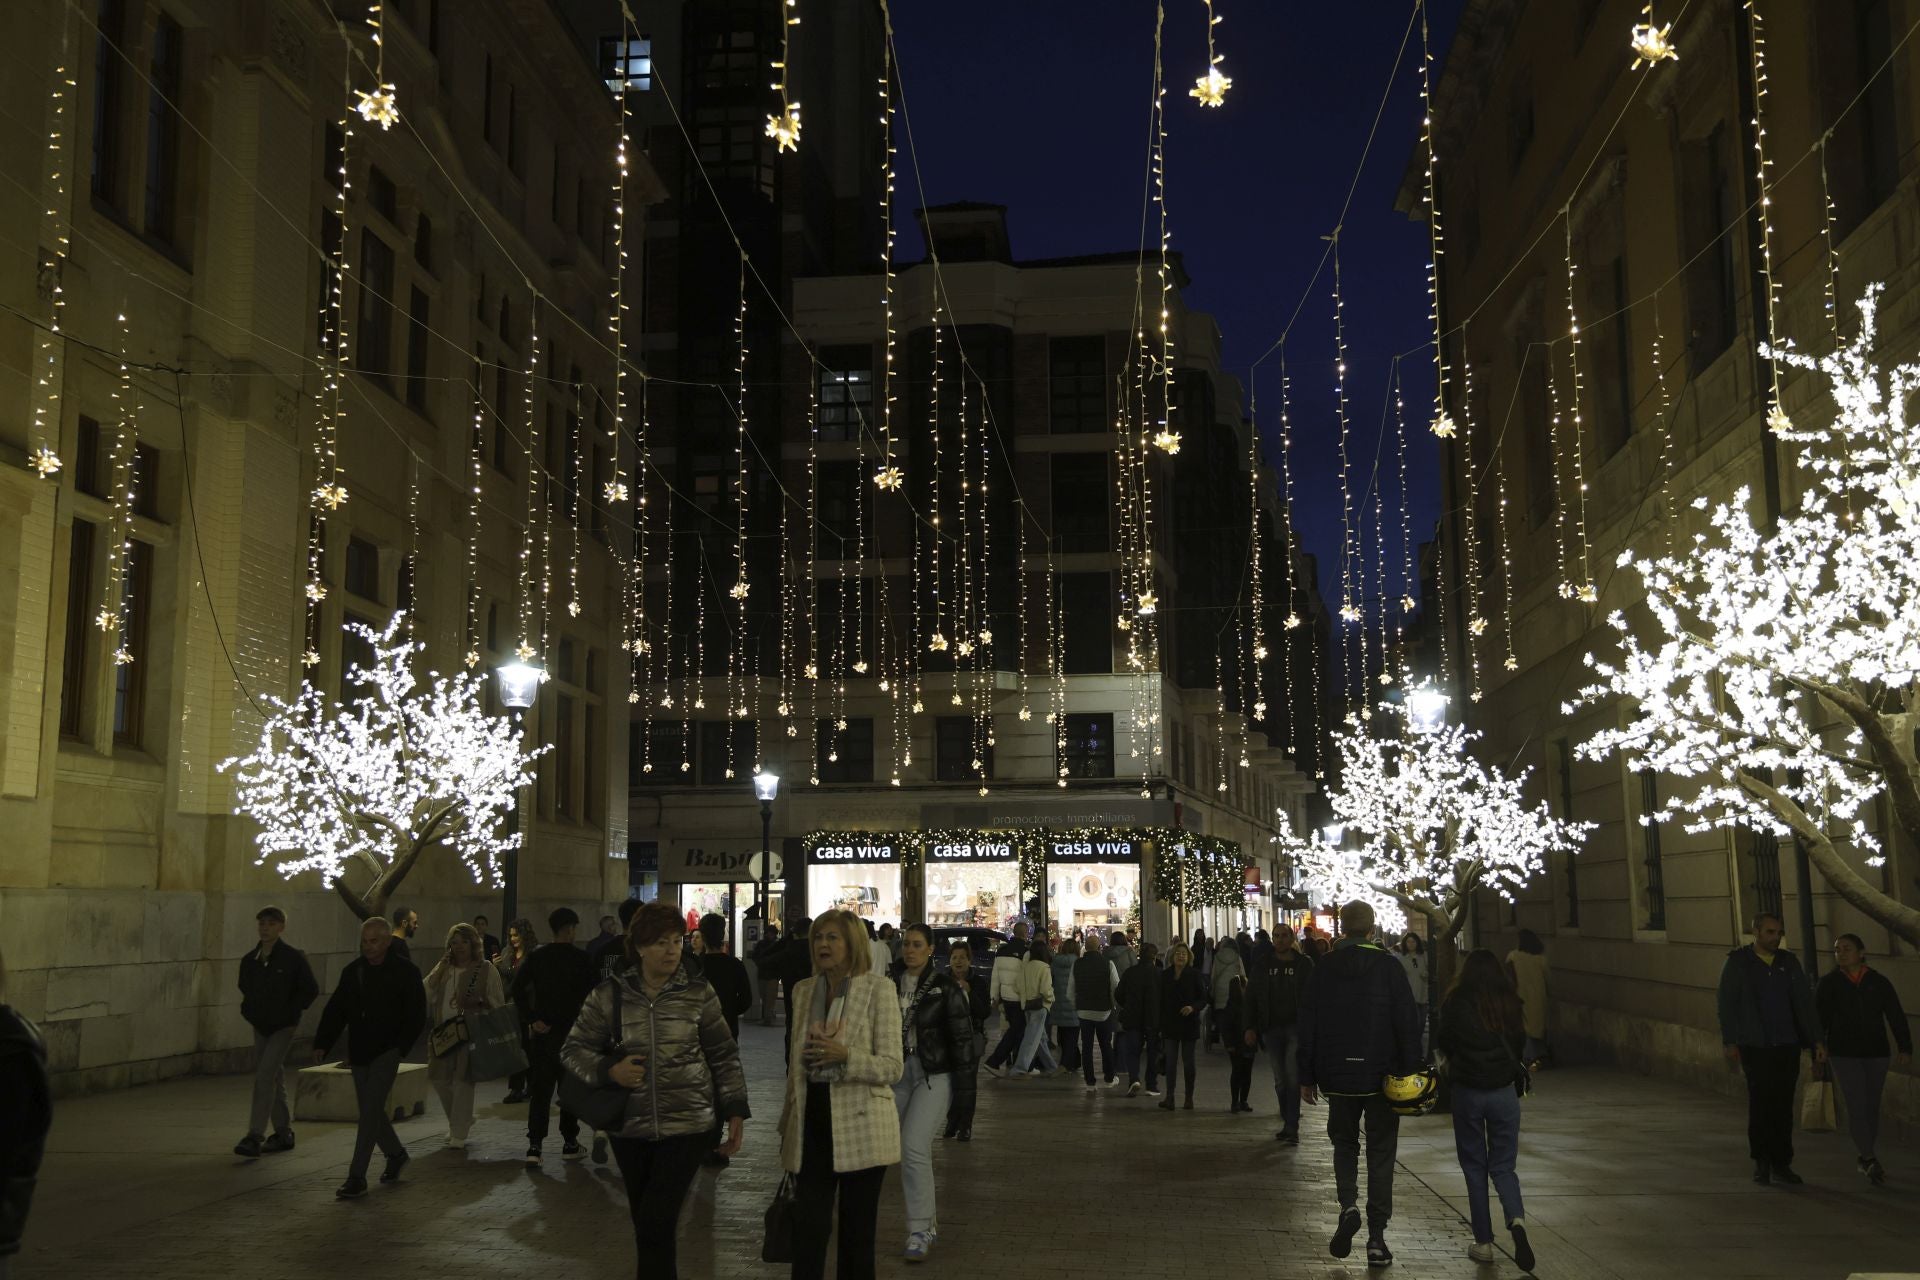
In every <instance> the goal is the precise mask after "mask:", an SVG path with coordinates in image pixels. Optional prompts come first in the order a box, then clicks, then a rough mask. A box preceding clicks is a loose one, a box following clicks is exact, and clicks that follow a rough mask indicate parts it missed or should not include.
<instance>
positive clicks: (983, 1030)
mask: <svg viewBox="0 0 1920 1280" xmlns="http://www.w3.org/2000/svg"><path fill="white" fill-rule="evenodd" d="M947 976H948V977H949V978H951V979H952V980H953V985H954V986H956V987H958V988H959V989H960V993H961V994H962V995H964V996H966V998H967V1014H968V1016H969V1017H970V1018H971V1019H972V1020H973V1060H972V1061H971V1062H969V1063H968V1064H967V1067H966V1075H967V1085H966V1086H965V1087H962V1085H961V1084H960V1077H959V1074H958V1073H956V1074H955V1076H954V1089H953V1101H952V1102H951V1103H949V1104H948V1106H947V1131H946V1136H947V1137H949V1138H954V1139H957V1140H959V1141H961V1142H972V1141H973V1108H974V1103H975V1102H977V1101H978V1100H979V1091H978V1090H977V1089H976V1088H975V1087H974V1082H975V1081H977V1080H978V1079H979V1075H980V1059H981V1058H982V1057H983V1056H984V1055H985V1054H986V1051H987V1018H988V1017H989V1016H990V1015H991V1014H992V1013H993V1002H992V1000H991V999H990V998H989V997H988V995H987V984H986V983H984V982H980V981H978V980H976V979H975V978H974V976H973V948H972V947H969V946H968V945H967V944H966V943H964V942H956V943H954V944H953V946H952V948H951V949H949V950H948V952H947Z"/></svg>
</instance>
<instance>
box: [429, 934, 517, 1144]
mask: <svg viewBox="0 0 1920 1280" xmlns="http://www.w3.org/2000/svg"><path fill="white" fill-rule="evenodd" d="M484 949H485V944H484V943H482V942H481V940H480V931H479V930H478V929H476V928H474V927H473V926H472V925H470V924H456V925H455V926H453V928H451V929H449V930H447V951H446V954H445V955H443V956H441V957H440V962H439V963H438V964H436V965H434V966H433V970H432V971H431V972H430V973H428V974H427V977H426V988H427V1027H428V1032H427V1047H428V1050H429V1052H430V1055H431V1058H430V1061H429V1062H428V1064H427V1079H428V1080H430V1081H432V1082H433V1091H434V1092H435V1093H437V1094H439V1095H440V1109H441V1110H443V1111H445V1112H446V1113H447V1145H448V1146H449V1147H452V1148H453V1149H454V1150H456V1151H463V1150H465V1149H466V1145H467V1134H468V1132H469V1131H470V1130H471V1129H472V1128H473V1070H472V1064H471V1063H470V1062H469V1061H468V1057H469V1047H468V1041H467V1037H466V1036H465V1035H464V1034H463V1033H462V1030H461V1028H462V1026H463V1021H464V1019H465V1017H466V1015H467V1014H469V1013H479V1012H480V1011H481V1010H482V1009H497V1008H499V1007H500V1006H501V1005H503V1004H505V1003H506V1002H507V996H506V992H504V991H502V990H501V989H500V972H499V970H497V969H495V968H494V967H493V966H492V965H490V964H488V963H487V961H486V958H485V956H484V955H483V954H482V952H483V951H484Z"/></svg>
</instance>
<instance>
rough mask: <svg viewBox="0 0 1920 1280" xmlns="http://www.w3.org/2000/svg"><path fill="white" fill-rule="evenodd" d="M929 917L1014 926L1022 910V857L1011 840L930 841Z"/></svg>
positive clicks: (947, 922) (947, 924) (946, 922)
mask: <svg viewBox="0 0 1920 1280" xmlns="http://www.w3.org/2000/svg"><path fill="white" fill-rule="evenodd" d="M926 886H927V923H928V924H930V925H932V926H933V927H934V928H936V929H938V928H954V927H960V926H967V927H973V928H981V929H998V930H1000V931H1001V932H1003V933H1006V932H1011V931H1012V929H1013V922H1014V920H1015V919H1016V918H1017V917H1018V916H1019V915H1020V863H1019V861H1018V857H1017V853H1016V851H1015V849H1014V845H1013V842H1012V841H1011V840H1002V839H993V838H991V837H988V838H983V839H979V840H968V841H959V842H952V843H943V844H930V845H928V846H927V850H926Z"/></svg>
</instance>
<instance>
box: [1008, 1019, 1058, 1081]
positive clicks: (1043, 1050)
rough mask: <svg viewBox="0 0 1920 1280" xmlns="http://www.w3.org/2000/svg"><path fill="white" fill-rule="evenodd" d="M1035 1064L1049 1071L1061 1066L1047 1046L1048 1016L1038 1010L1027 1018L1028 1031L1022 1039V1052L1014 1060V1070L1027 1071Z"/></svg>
mask: <svg viewBox="0 0 1920 1280" xmlns="http://www.w3.org/2000/svg"><path fill="white" fill-rule="evenodd" d="M1035 1062H1038V1063H1039V1064H1040V1066H1041V1068H1042V1069H1043V1070H1047V1071H1052V1070H1053V1069H1054V1068H1055V1067H1057V1066H1059V1065H1060V1063H1059V1062H1058V1061H1057V1060H1056V1059H1055V1058H1054V1056H1053V1050H1052V1049H1051V1048H1049V1047H1048V1045H1047V1015H1046V1014H1044V1013H1041V1012H1039V1011H1038V1010H1035V1011H1034V1012H1033V1013H1032V1014H1031V1015H1030V1016H1029V1017H1028V1018H1027V1029H1026V1032H1025V1033H1024V1034H1023V1035H1022V1036H1021V1037H1020V1052H1019V1053H1018V1054H1017V1055H1015V1057H1014V1059H1013V1069H1014V1071H1016V1072H1021V1071H1025V1070H1027V1069H1028V1068H1029V1067H1032V1066H1033V1065H1034V1063H1035Z"/></svg>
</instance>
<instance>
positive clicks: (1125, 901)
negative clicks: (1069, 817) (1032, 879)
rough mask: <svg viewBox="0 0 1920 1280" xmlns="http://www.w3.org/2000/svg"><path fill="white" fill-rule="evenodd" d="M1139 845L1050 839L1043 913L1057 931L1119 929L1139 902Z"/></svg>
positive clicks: (1122, 840)
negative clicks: (1045, 904) (1045, 902)
mask: <svg viewBox="0 0 1920 1280" xmlns="http://www.w3.org/2000/svg"><path fill="white" fill-rule="evenodd" d="M1140 853H1141V850H1140V844H1139V842H1138V841H1136V840H1133V839H1130V838H1125V837H1121V838H1114V839H1086V840H1060V839H1056V840H1050V841H1048V843H1047V916H1048V919H1049V920H1050V921H1051V922H1052V925H1053V927H1054V929H1055V930H1056V931H1058V932H1060V933H1077V932H1079V931H1081V930H1083V929H1098V930H1100V931H1102V932H1107V931H1111V930H1113V929H1124V928H1126V927H1127V925H1128V923H1129V922H1130V921H1131V919H1132V917H1133V914H1134V912H1135V911H1136V910H1137V909H1138V908H1139V906H1140Z"/></svg>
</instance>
